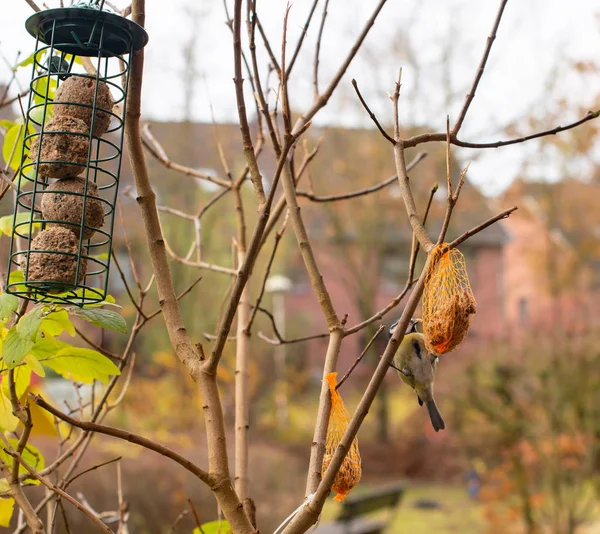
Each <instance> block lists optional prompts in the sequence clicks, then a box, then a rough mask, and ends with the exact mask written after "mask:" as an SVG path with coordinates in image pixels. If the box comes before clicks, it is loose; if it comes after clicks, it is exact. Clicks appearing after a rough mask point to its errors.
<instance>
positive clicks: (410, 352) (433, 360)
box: [389, 319, 446, 432]
mask: <svg viewBox="0 0 600 534" xmlns="http://www.w3.org/2000/svg"><path fill="white" fill-rule="evenodd" d="M419 322H420V320H419V319H411V321H410V324H409V326H408V328H407V331H406V334H405V335H404V338H403V339H402V343H400V347H399V348H398V352H396V355H395V356H394V364H393V367H394V369H396V371H398V374H399V375H400V378H401V379H402V381H403V382H404V383H405V384H408V385H409V386H410V387H411V388H413V389H414V390H415V391H416V393H417V400H418V401H419V406H423V403H425V405H426V406H427V411H428V412H429V418H430V419H431V424H432V426H433V429H434V430H435V431H436V432H438V431H440V430H443V429H444V428H446V425H445V423H444V419H443V418H442V414H440V411H439V410H438V407H437V405H436V404H435V400H434V399H433V378H434V376H435V370H436V367H437V364H438V361H439V360H438V357H437V356H435V355H434V354H431V353H429V352H427V349H426V348H425V339H424V337H423V334H421V333H420V332H418V331H417V324H418V323H419ZM397 326H398V322H396V323H394V324H393V325H392V326H391V327H390V330H389V334H390V337H392V335H393V334H394V331H395V329H396V327H397Z"/></svg>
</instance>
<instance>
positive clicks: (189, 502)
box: [188, 499, 204, 534]
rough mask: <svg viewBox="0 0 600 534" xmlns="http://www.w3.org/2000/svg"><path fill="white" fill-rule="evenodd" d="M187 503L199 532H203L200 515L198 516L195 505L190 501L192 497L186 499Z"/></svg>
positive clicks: (202, 533)
mask: <svg viewBox="0 0 600 534" xmlns="http://www.w3.org/2000/svg"><path fill="white" fill-rule="evenodd" d="M188 504H189V506H190V510H191V511H192V515H193V516H194V521H196V526H197V527H198V530H199V531H200V533H201V534H204V530H202V523H200V517H198V512H197V511H196V507H195V506H194V503H193V502H192V499H188Z"/></svg>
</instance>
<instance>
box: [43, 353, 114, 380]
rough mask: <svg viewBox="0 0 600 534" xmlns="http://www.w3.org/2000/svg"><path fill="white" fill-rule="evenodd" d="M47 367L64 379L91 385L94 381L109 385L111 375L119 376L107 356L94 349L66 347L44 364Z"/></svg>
mask: <svg viewBox="0 0 600 534" xmlns="http://www.w3.org/2000/svg"><path fill="white" fill-rule="evenodd" d="M43 363H44V365H45V366H46V367H50V369H52V370H54V371H56V372H57V373H58V374H59V375H61V376H62V377H64V378H70V379H71V380H74V381H77V382H84V383H85V384H91V383H92V382H93V381H94V380H100V381H102V382H104V383H108V380H109V376H110V375H119V374H121V371H120V370H119V368H118V367H117V366H116V365H115V364H114V363H113V362H112V361H111V360H109V359H108V358H107V357H106V356H104V355H102V354H100V353H99V352H98V351H95V350H92V349H85V348H79V347H71V346H66V347H65V348H63V349H61V350H59V351H58V352H57V353H55V354H53V355H52V356H51V357H50V358H48V359H46V360H45V361H44V362H43Z"/></svg>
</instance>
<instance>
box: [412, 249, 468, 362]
mask: <svg viewBox="0 0 600 534" xmlns="http://www.w3.org/2000/svg"><path fill="white" fill-rule="evenodd" d="M447 245H448V244H447V243H442V244H441V245H438V246H436V247H435V248H434V249H433V250H432V251H431V253H430V254H432V258H431V263H430V264H429V268H428V272H427V274H426V276H425V287H424V289H423V335H424V336H425V346H426V347H427V350H428V351H429V352H432V353H433V354H436V355H438V356H439V355H440V354H445V353H446V352H451V351H453V350H454V349H456V348H457V347H458V346H459V345H460V344H461V343H462V341H463V340H464V339H465V338H466V337H467V334H468V332H469V327H470V326H471V320H472V319H473V316H474V315H475V312H476V304H475V297H474V296H473V291H472V290H471V284H470V283H469V276H468V274H467V265H466V262H465V257H464V256H463V255H462V253H461V252H460V251H459V250H457V249H452V250H447V251H446V252H443V253H442V251H443V250H444V248H445V247H447Z"/></svg>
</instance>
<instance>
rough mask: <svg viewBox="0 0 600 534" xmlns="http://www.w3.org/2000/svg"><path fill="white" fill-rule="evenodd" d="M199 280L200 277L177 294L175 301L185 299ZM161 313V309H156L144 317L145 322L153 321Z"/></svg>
mask: <svg viewBox="0 0 600 534" xmlns="http://www.w3.org/2000/svg"><path fill="white" fill-rule="evenodd" d="M200 280H202V277H201V276H200V277H198V278H196V280H194V281H193V282H192V283H191V284H190V285H189V286H188V287H186V288H185V289H184V290H183V291H182V292H181V293H179V295H177V300H178V301H179V300H181V299H182V298H183V297H185V296H186V295H187V294H188V293H189V292H190V291H191V290H192V289H194V288H195V287H196V285H197V284H198V283H199V282H200ZM161 312H162V309H161V308H158V310H156V311H154V312H152V313H150V314H148V315H147V316H146V320H147V321H149V320H150V319H153V318H154V317H156V316H157V315H158V314H159V313H161Z"/></svg>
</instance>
